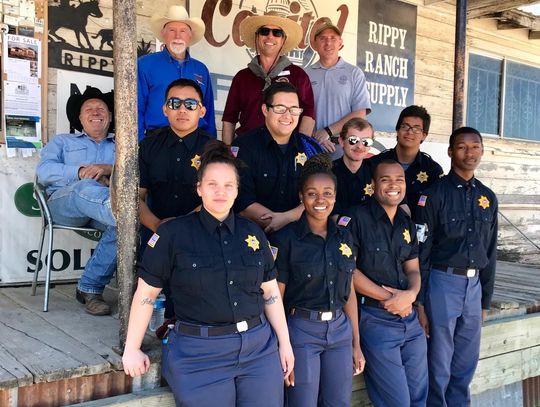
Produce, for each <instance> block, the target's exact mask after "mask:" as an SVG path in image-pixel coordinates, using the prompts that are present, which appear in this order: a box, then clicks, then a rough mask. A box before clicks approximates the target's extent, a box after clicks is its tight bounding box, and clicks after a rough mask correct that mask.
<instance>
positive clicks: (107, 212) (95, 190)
mask: <svg viewBox="0 0 540 407" xmlns="http://www.w3.org/2000/svg"><path fill="white" fill-rule="evenodd" d="M48 204H49V209H50V210H51V215H52V217H53V220H54V221H55V222H56V223H60V224H63V225H66V226H90V227H94V228H96V229H98V230H101V231H102V232H103V234H102V236H101V240H100V241H99V242H98V244H97V246H96V249H95V250H94V253H93V254H92V257H90V260H88V263H86V267H85V268H84V273H83V275H82V276H81V279H80V280H79V284H78V288H79V290H80V291H82V292H85V293H90V294H101V293H102V292H103V290H104V289H105V286H106V285H107V284H108V283H109V281H110V280H111V278H112V275H113V273H114V271H115V270H116V220H115V219H114V216H113V214H112V210H111V200H110V197H109V188H108V187H106V186H104V185H102V184H100V183H99V182H97V181H95V180H92V179H83V180H80V181H77V182H75V183H73V184H71V185H68V186H67V187H64V188H61V189H59V190H56V191H55V192H53V194H52V195H51V196H50V197H49V199H48Z"/></svg>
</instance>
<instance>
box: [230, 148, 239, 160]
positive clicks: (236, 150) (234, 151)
mask: <svg viewBox="0 0 540 407" xmlns="http://www.w3.org/2000/svg"><path fill="white" fill-rule="evenodd" d="M238 150H240V147H237V146H231V154H232V155H234V156H235V157H236V156H237V155H238Z"/></svg>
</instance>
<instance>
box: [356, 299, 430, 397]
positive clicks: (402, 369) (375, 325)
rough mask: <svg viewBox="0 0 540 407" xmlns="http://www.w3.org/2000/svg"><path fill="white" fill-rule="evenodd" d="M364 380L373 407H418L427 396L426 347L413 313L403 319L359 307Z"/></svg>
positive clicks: (381, 311)
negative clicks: (364, 365)
mask: <svg viewBox="0 0 540 407" xmlns="http://www.w3.org/2000/svg"><path fill="white" fill-rule="evenodd" d="M360 344H361V347H362V352H363V353H364V357H365V358H366V368H365V370H364V380H365V381H366V387H367V391H368V395H369V398H370V399H371V402H372V403H373V405H374V406H375V407H409V406H411V407H420V406H422V407H423V406H425V405H426V398H427V394H428V367H427V344H426V336H425V334H424V330H423V329H422V327H421V325H420V323H419V322H418V318H417V315H416V311H413V312H412V313H411V315H409V316H408V317H405V318H401V317H400V316H398V315H393V314H390V313H389V312H387V311H386V310H384V309H382V308H377V307H371V306H367V305H361V309H360Z"/></svg>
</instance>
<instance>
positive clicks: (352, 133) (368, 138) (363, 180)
mask: <svg viewBox="0 0 540 407" xmlns="http://www.w3.org/2000/svg"><path fill="white" fill-rule="evenodd" d="M339 145H340V146H341V147H342V148H343V157H341V158H338V159H337V160H335V161H334V164H333V168H332V171H333V172H334V174H335V175H336V178H337V195H336V203H335V205H334V212H333V213H334V214H338V215H341V214H344V213H347V212H348V209H349V208H350V207H351V206H354V205H360V204H361V203H362V202H364V201H365V199H366V198H368V197H370V196H371V195H373V186H372V185H371V178H372V174H371V167H370V166H369V165H368V164H366V162H365V161H364V160H366V159H367V158H368V156H369V150H370V147H371V146H372V145H373V127H372V126H371V123H369V122H368V121H367V120H364V119H360V118H353V119H351V120H349V121H347V122H346V123H345V124H344V125H343V128H342V129H341V132H340V134H339Z"/></svg>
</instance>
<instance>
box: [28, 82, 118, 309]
mask: <svg viewBox="0 0 540 407" xmlns="http://www.w3.org/2000/svg"><path fill="white" fill-rule="evenodd" d="M66 110H67V115H68V118H69V121H70V123H71V125H72V126H73V127H74V128H75V129H77V130H79V131H82V133H80V134H59V135H57V136H56V137H54V138H52V139H51V141H50V142H49V143H48V144H47V145H46V146H45V147H44V148H43V150H42V152H41V159H40V162H39V164H38V167H37V176H38V181H39V183H40V184H42V185H44V186H45V187H46V189H47V195H48V204H49V208H50V210H51V215H52V217H53V220H54V221H55V222H58V223H62V224H64V225H69V226H84V225H90V226H92V227H95V228H96V229H99V230H102V231H103V234H102V237H101V240H100V241H99V243H98V245H97V247H96V249H95V250H94V253H93V254H92V257H91V258H90V260H88V263H87V264H86V267H85V269H84V273H83V275H82V276H81V279H80V281H79V284H78V286H77V290H76V298H77V300H78V301H79V302H81V303H82V304H85V309H86V312H88V313H89V314H92V315H108V314H110V313H111V308H110V306H109V305H108V304H107V303H106V302H105V301H104V300H103V295H102V294H103V290H104V288H105V285H107V283H108V282H109V281H110V280H111V277H112V275H113V273H114V271H115V269H116V221H115V219H114V217H113V214H112V211H111V200H110V197H109V178H110V176H111V172H112V166H113V163H114V158H115V143H114V135H113V134H110V133H109V127H110V126H111V123H112V110H113V95H112V92H109V93H105V94H104V93H102V92H101V91H100V90H99V89H96V88H91V87H89V88H87V89H86V90H85V91H84V93H83V94H82V95H72V96H71V97H70V98H69V99H68V102H67V108H66Z"/></svg>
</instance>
